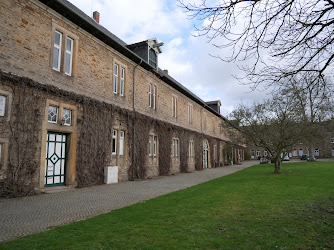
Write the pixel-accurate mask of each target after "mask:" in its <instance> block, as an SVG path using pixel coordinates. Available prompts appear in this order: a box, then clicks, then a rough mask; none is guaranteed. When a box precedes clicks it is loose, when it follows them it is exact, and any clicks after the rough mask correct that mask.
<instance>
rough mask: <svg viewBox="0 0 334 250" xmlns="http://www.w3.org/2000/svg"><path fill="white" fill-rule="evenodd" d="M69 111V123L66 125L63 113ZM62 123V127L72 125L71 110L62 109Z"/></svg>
mask: <svg viewBox="0 0 334 250" xmlns="http://www.w3.org/2000/svg"><path fill="white" fill-rule="evenodd" d="M65 110H66V111H69V113H70V123H67V122H66V120H65V118H64V113H65V112H64V111H65ZM63 121H64V122H63V123H62V125H64V126H71V125H72V110H71V109H65V108H63Z"/></svg>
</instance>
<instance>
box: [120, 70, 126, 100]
mask: <svg viewBox="0 0 334 250" xmlns="http://www.w3.org/2000/svg"><path fill="white" fill-rule="evenodd" d="M124 75H125V69H124V68H123V67H121V79H120V82H119V94H120V96H124Z"/></svg>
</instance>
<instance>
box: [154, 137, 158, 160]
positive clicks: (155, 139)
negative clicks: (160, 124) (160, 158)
mask: <svg viewBox="0 0 334 250" xmlns="http://www.w3.org/2000/svg"><path fill="white" fill-rule="evenodd" d="M157 144H158V137H157V136H153V156H154V157H155V156H157Z"/></svg>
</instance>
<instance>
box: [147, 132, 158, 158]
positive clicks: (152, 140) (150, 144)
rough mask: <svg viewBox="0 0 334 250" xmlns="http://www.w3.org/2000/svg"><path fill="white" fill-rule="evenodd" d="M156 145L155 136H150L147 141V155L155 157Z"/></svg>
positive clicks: (156, 138)
mask: <svg viewBox="0 0 334 250" xmlns="http://www.w3.org/2000/svg"><path fill="white" fill-rule="evenodd" d="M157 145H158V137H157V136H155V135H150V138H149V141H148V151H149V152H148V155H149V156H153V157H156V156H157V150H158V149H157Z"/></svg>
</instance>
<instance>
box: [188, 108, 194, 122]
mask: <svg viewBox="0 0 334 250" xmlns="http://www.w3.org/2000/svg"><path fill="white" fill-rule="evenodd" d="M188 123H189V124H192V123H193V105H191V104H188Z"/></svg>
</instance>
